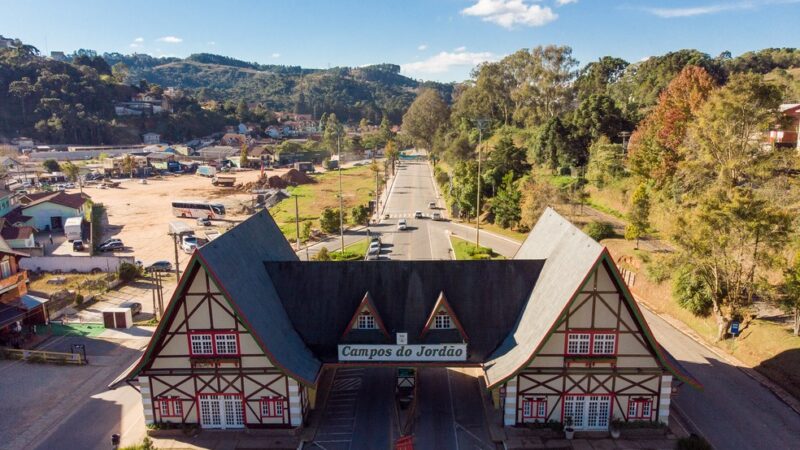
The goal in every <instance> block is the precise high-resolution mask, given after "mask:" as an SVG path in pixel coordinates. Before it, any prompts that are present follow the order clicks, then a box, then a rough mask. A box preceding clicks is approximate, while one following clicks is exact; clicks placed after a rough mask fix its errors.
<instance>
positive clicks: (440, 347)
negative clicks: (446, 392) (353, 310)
mask: <svg viewBox="0 0 800 450" xmlns="http://www.w3.org/2000/svg"><path fill="white" fill-rule="evenodd" d="M466 360H467V344H432V345H361V344H343V345H339V361H345V362H347V361H384V362H394V361H401V362H402V361H418V362H433V361H466Z"/></svg>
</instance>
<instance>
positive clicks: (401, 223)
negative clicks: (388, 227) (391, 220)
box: [397, 219, 408, 231]
mask: <svg viewBox="0 0 800 450" xmlns="http://www.w3.org/2000/svg"><path fill="white" fill-rule="evenodd" d="M397 229H398V230H400V231H403V230H407V229H408V222H406V219H400V220H398V221H397Z"/></svg>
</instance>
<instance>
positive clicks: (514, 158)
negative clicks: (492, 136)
mask: <svg viewBox="0 0 800 450" xmlns="http://www.w3.org/2000/svg"><path fill="white" fill-rule="evenodd" d="M529 169H530V165H529V164H528V160H527V155H526V151H525V149H524V148H522V147H517V146H516V145H514V140H513V138H512V136H511V133H509V132H503V133H501V134H500V139H499V140H498V141H497V143H496V144H494V146H493V147H492V149H491V151H490V152H489V155H488V157H487V158H486V170H487V173H492V172H493V176H492V178H493V179H492V180H491V181H492V184H493V185H500V184H501V183H505V181H504V180H505V177H506V175H507V174H511V180H512V181H516V180H518V179H519V178H521V177H522V175H524V174H525V173H526V172H527V171H528V170H529Z"/></svg>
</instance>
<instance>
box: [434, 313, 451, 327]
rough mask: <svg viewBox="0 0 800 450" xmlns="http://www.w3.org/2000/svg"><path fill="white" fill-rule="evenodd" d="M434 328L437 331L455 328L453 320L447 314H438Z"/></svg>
mask: <svg viewBox="0 0 800 450" xmlns="http://www.w3.org/2000/svg"><path fill="white" fill-rule="evenodd" d="M433 328H434V329H437V330H449V329H451V328H453V319H451V318H450V316H449V315H447V313H445V312H440V313H438V314H436V316H435V317H434V318H433Z"/></svg>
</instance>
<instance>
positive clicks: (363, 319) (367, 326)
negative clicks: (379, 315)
mask: <svg viewBox="0 0 800 450" xmlns="http://www.w3.org/2000/svg"><path fill="white" fill-rule="evenodd" d="M356 328H358V329H361V330H374V329H376V328H378V327H377V326H376V325H375V318H374V317H372V314H370V313H368V312H362V313H361V314H359V315H358V321H357V323H356Z"/></svg>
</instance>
